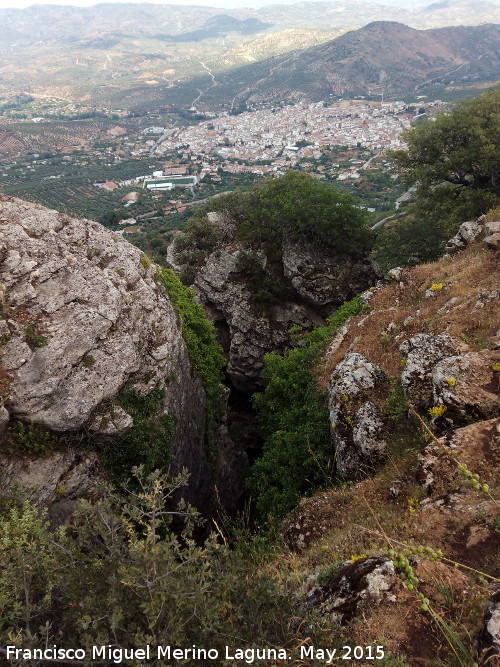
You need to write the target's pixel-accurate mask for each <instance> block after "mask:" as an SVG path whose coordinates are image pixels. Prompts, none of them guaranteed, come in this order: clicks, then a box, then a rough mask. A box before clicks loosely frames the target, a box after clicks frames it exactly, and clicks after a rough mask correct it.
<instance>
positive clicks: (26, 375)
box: [0, 197, 209, 500]
mask: <svg viewBox="0 0 500 667" xmlns="http://www.w3.org/2000/svg"><path fill="white" fill-rule="evenodd" d="M0 281H1V284H2V295H3V309H2V312H1V314H0V331H3V332H4V333H3V334H2V335H1V338H0V340H1V342H2V343H3V344H2V345H1V346H0V363H1V368H2V373H3V375H4V376H5V378H6V379H5V380H4V382H3V385H2V386H3V392H2V393H3V395H4V399H5V407H6V409H7V410H8V412H9V414H10V416H11V417H14V418H19V419H24V420H30V421H33V422H36V423H38V424H41V425H43V426H45V427H47V428H49V429H50V430H52V431H56V432H67V431H76V430H78V429H80V428H82V427H88V428H89V429H91V431H92V432H94V433H95V434H96V436H97V437H110V436H112V435H113V434H116V433H120V432H124V431H126V430H127V429H128V428H130V427H131V426H132V422H133V420H132V417H131V416H130V415H128V414H127V413H126V412H125V411H124V410H123V409H122V408H120V407H119V406H118V405H117V404H116V403H115V402H114V399H115V397H116V394H117V392H118V391H119V390H120V388H122V387H123V386H124V385H125V384H127V386H131V387H132V388H133V389H134V390H135V391H136V392H137V393H138V394H139V395H142V396H145V395H146V394H148V393H149V392H150V391H151V390H153V389H154V388H155V387H163V388H164V390H165V397H164V399H163V400H162V402H161V406H160V414H167V413H168V414H169V415H172V417H173V419H174V422H175V434H174V437H173V442H172V449H173V453H174V457H175V460H176V463H177V465H178V466H179V467H181V466H187V467H188V468H189V469H190V471H191V489H192V491H193V493H192V494H191V498H194V497H197V498H198V500H199V499H200V498H206V495H207V493H208V489H209V473H208V467H207V464H206V461H205V456H204V454H203V439H204V424H205V417H204V401H205V399H204V391H203V388H202V386H201V383H200V381H199V379H198V378H197V376H196V374H195V373H194V371H193V369H192V367H191V365H190V363H189V359H188V355H187V351H186V347H185V344H184V341H183V338H182V335H181V331H180V327H179V322H178V318H177V315H176V313H175V312H174V310H173V307H172V305H171V304H170V302H169V300H168V298H167V296H166V294H165V292H164V290H163V288H162V287H161V286H160V284H159V283H158V281H157V279H156V276H155V268H154V267H153V266H151V264H150V262H149V260H147V258H146V257H145V256H144V255H143V253H142V252H140V251H139V250H138V249H137V248H135V247H134V246H132V245H131V244H129V243H127V242H126V241H124V240H123V239H122V238H121V237H119V236H115V235H113V234H112V233H110V232H109V231H108V230H106V229H105V228H104V227H102V226H101V225H99V224H97V223H95V222H91V221H88V220H75V219H70V218H68V217H67V216H64V215H60V214H58V213H57V212H55V211H50V210H48V209H45V208H43V207H41V206H37V205H35V204H28V203H26V202H22V201H20V200H17V199H10V198H5V197H2V198H0ZM2 415H3V417H4V414H3V413H2ZM3 420H4V419H3ZM4 421H5V420H4Z"/></svg>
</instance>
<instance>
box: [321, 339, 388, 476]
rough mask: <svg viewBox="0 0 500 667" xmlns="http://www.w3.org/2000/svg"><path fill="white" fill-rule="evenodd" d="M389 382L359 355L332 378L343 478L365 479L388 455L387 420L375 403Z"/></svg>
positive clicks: (337, 450)
mask: <svg viewBox="0 0 500 667" xmlns="http://www.w3.org/2000/svg"><path fill="white" fill-rule="evenodd" d="M385 380H386V375H385V373H384V371H383V370H382V369H381V368H380V367H379V366H377V365H376V364H372V363H370V362H369V361H368V360H367V359H366V358H365V357H364V356H363V355H361V354H358V353H357V352H350V353H349V354H347V355H346V357H345V358H344V359H343V360H342V361H341V362H340V363H339V364H337V366H336V367H335V369H334V371H333V373H332V375H331V377H330V385H329V409H330V424H331V427H332V437H333V443H334V447H335V466H336V469H337V472H338V474H339V475H341V476H342V477H347V478H349V479H359V478H360V477H363V476H364V475H366V474H367V473H368V472H369V471H370V470H372V469H373V466H374V465H375V464H376V463H379V462H380V461H382V460H383V459H384V458H385V456H386V454H387V447H388V445H387V442H386V440H385V435H384V431H385V424H384V420H383V419H382V416H381V413H380V410H379V408H378V406H377V405H376V404H375V403H374V402H373V398H374V396H375V395H376V394H377V393H378V392H379V391H380V386H381V384H382V383H384V381H385ZM370 399H372V400H370Z"/></svg>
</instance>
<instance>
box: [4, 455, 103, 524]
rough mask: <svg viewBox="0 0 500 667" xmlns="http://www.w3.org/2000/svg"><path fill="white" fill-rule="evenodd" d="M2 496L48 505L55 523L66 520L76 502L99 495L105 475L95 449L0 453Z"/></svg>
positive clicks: (50, 516) (49, 516)
mask: <svg viewBox="0 0 500 667" xmlns="http://www.w3.org/2000/svg"><path fill="white" fill-rule="evenodd" d="M0 470H1V471H2V474H1V475H0V495H1V496H11V497H14V498H16V499H20V500H26V499H27V500H29V501H30V502H32V503H34V504H36V505H40V506H43V507H46V508H47V513H48V518H49V520H50V521H51V523H52V524H54V525H56V524H61V523H64V522H65V521H66V520H67V519H68V517H69V516H70V515H71V514H72V512H73V510H74V508H75V504H76V501H77V500H78V499H79V498H82V497H87V498H88V497H93V496H96V495H98V494H99V486H100V485H101V484H102V483H103V482H104V481H105V474H104V471H103V470H102V467H101V465H100V463H99V457H98V456H97V454H96V453H95V452H92V451H75V450H73V449H69V450H64V451H59V452H54V453H52V454H50V455H49V456H44V457H35V456H30V455H22V454H19V455H17V456H15V457H14V456H9V455H7V454H3V453H0Z"/></svg>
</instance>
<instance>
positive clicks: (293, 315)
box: [171, 213, 381, 393]
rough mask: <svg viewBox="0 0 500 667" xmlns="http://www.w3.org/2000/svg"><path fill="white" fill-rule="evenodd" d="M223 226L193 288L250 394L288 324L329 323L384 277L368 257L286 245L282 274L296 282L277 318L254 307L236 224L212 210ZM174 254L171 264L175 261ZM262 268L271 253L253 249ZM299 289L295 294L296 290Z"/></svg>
mask: <svg viewBox="0 0 500 667" xmlns="http://www.w3.org/2000/svg"><path fill="white" fill-rule="evenodd" d="M209 219H210V221H211V222H212V223H213V224H216V225H217V227H218V228H220V230H221V239H222V241H221V243H219V245H218V247H217V248H216V249H215V250H214V252H212V254H211V255H210V256H209V257H208V259H207V261H206V263H205V265H204V266H203V267H202V268H201V269H200V270H199V271H198V273H197V276H196V279H195V282H194V286H193V287H194V289H195V291H196V293H197V295H198V298H199V301H200V302H201V303H202V304H203V306H204V308H205V311H206V313H207V315H208V317H209V319H211V320H212V322H214V324H215V326H216V328H217V329H218V331H219V334H220V341H221V343H222V344H223V346H224V347H225V349H226V353H227V357H228V366H227V373H228V376H229V377H230V379H231V382H232V383H233V385H234V386H235V387H236V388H237V389H239V390H242V391H244V392H246V393H251V392H253V391H255V390H256V389H259V388H260V387H261V386H262V381H261V377H260V376H261V371H262V367H263V358H264V355H265V354H266V353H267V352H269V351H271V350H283V349H284V348H286V347H287V345H288V344H289V343H290V335H289V329H290V328H291V327H292V326H295V325H298V326H301V327H302V328H303V329H304V330H305V331H308V330H310V329H312V328H313V327H315V326H318V325H322V324H324V323H325V317H328V316H330V315H332V314H333V313H334V312H335V309H336V308H337V307H338V306H339V305H341V304H342V303H344V301H346V300H348V299H350V298H352V297H353V296H355V295H356V294H358V293H359V292H361V291H362V290H363V289H366V288H367V287H369V286H370V285H372V284H374V283H375V282H376V281H377V279H378V278H379V277H380V276H381V273H380V270H379V269H378V267H377V266H376V265H375V264H374V263H373V262H372V261H371V260H370V259H368V258H366V259H362V260H356V261H354V260H349V259H347V258H346V259H342V260H339V259H338V258H335V257H333V256H332V255H331V254H327V253H324V252H322V251H320V250H315V251H314V252H312V251H311V250H309V249H308V248H306V247H304V246H301V245H297V244H293V245H292V244H287V245H285V247H284V248H283V249H282V263H283V275H284V276H285V278H286V279H288V281H289V283H290V284H291V286H292V287H293V290H291V295H290V296H289V297H287V299H286V300H283V301H282V302H281V303H279V304H278V305H276V306H275V307H274V308H273V314H272V317H262V316H260V315H259V314H258V313H256V312H255V309H254V307H253V306H252V294H251V292H250V290H249V288H248V287H247V285H246V284H245V282H244V281H243V280H237V279H236V278H235V275H234V271H235V269H236V267H237V259H238V255H239V254H240V252H242V246H241V245H240V244H239V243H238V242H235V241H234V240H233V238H232V237H233V236H234V225H231V223H230V221H228V220H227V219H226V218H224V216H223V215H221V214H215V213H213V214H209ZM172 253H173V257H172V260H173V261H172V262H171V263H172V264H173V263H175V261H176V260H175V253H174V252H173V251H171V254H172ZM252 253H253V255H254V257H256V258H258V259H259V261H260V263H261V266H262V267H263V268H265V267H266V265H267V258H266V256H265V255H264V253H263V252H262V251H255V250H252ZM293 292H294V293H293Z"/></svg>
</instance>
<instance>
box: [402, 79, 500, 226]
mask: <svg viewBox="0 0 500 667" xmlns="http://www.w3.org/2000/svg"><path fill="white" fill-rule="evenodd" d="M403 138H404V139H405V140H406V141H407V142H408V150H407V151H396V152H394V153H392V156H393V158H394V161H395V163H396V167H397V168H398V169H399V171H400V174H401V176H402V178H403V180H404V181H405V182H406V183H407V184H408V185H415V184H416V185H417V192H416V198H417V208H418V209H419V210H420V211H421V212H422V213H431V214H432V213H433V212H434V211H436V210H439V211H440V213H442V212H445V214H446V215H447V216H448V217H452V218H453V219H455V220H457V221H463V220H465V219H467V218H469V217H473V216H477V215H480V214H481V213H485V212H486V211H487V210H488V209H489V208H491V207H492V206H493V205H495V203H496V202H497V201H498V200H499V199H500V87H499V88H496V89H495V90H492V91H488V92H486V93H484V94H483V95H481V96H480V97H477V98H474V99H472V100H464V101H462V102H460V103H459V104H457V105H456V106H455V107H453V109H452V110H451V111H450V112H445V113H441V114H439V115H438V116H436V118H435V119H433V120H427V121H426V122H424V123H422V124H420V125H418V126H417V127H414V128H412V129H410V130H408V131H407V132H406V133H404V134H403Z"/></svg>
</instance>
